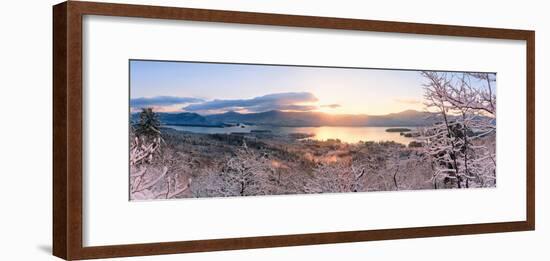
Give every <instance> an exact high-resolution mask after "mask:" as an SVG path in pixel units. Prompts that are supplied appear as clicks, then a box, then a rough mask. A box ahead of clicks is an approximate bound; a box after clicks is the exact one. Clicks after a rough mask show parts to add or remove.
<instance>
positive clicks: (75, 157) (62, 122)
mask: <svg viewBox="0 0 550 261" xmlns="http://www.w3.org/2000/svg"><path fill="white" fill-rule="evenodd" d="M85 15H101V16H120V17H139V18H155V19H174V20H189V21H205V22H219V23H240V24H254V25H276V26H289V27H308V28H325V29H339V30H359V31H373V32H393V33H404V34H422V35H440V36H460V37H478V38H491V39H504V40H506V39H510V40H524V41H526V43H527V44H526V46H527V48H526V54H527V55H526V57H527V61H526V64H527V67H526V72H527V74H526V75H527V77H526V78H527V82H526V86H527V90H526V91H527V101H526V102H527V115H526V116H527V117H526V118H527V122H526V127H527V130H526V131H527V141H526V144H527V155H525V157H526V162H527V169H526V175H527V177H526V180H527V182H526V184H527V188H526V191H527V195H526V199H527V202H526V207H527V208H526V210H525V211H526V217H527V218H526V220H523V221H517V222H502V223H483V224H457V225H450V226H432V227H410V228H399V229H381V230H367V231H341V232H327V233H313V234H294V235H278V236H261V237H243V238H228V239H209V240H196V241H180V242H155V243H147V244H130V245H109V246H94V247H83V244H82V239H83V216H82V211H83V209H82V204H83V195H82V192H83V185H82V184H83V177H82V168H83V160H82V153H83V150H84V149H85V148H83V142H82V139H83V137H82V136H83V135H82V121H83V115H82V113H83V111H82V110H83V109H82V100H83V91H82V85H83V84H82V75H83V71H82V65H83V40H82V38H83V28H82V24H83V22H82V19H83V16H85ZM53 65H54V71H53V155H54V156H53V254H54V255H55V256H57V257H60V258H63V259H66V260H77V259H93V258H109V257H124V256H142V255H160V254H175V253H187V252H204V251H219V250H233V249H251V248H266V247H283V246H298V245H312V244H329V243H343V242H358V241H373V240H389V239H404V238H422V237H436V236H451V235H467V234H481V233H496V232H511V231H527V230H534V229H535V32H534V31H526V30H510V29H496V28H480V27H465V26H449V25H435V24H417V23H403V22H386V21H372V20H357V19H344V18H328V17H311V16H297V15H282V14H266V13H249V12H235V11H218V10H202V9H188V8H174V7H158V6H141V5H126V4H108V3H93V2H75V1H69V2H64V3H61V4H58V5H56V6H54V7H53Z"/></svg>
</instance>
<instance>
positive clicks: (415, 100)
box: [394, 98, 422, 104]
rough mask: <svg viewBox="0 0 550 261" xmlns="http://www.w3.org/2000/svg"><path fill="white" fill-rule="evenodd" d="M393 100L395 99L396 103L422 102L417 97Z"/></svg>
mask: <svg viewBox="0 0 550 261" xmlns="http://www.w3.org/2000/svg"><path fill="white" fill-rule="evenodd" d="M394 101H396V102H398V103H405V104H420V103H422V101H420V100H418V99H407V98H404V99H394Z"/></svg>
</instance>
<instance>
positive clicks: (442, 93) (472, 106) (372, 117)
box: [129, 60, 497, 201]
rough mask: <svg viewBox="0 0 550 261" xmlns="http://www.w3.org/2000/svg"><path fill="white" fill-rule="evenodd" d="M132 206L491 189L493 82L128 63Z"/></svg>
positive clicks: (401, 73) (419, 74)
mask: <svg viewBox="0 0 550 261" xmlns="http://www.w3.org/2000/svg"><path fill="white" fill-rule="evenodd" d="M129 73H130V75H129V78H130V83H129V84H130V86H129V88H130V97H129V170H130V171H129V199H130V200H131V201H134V200H157V199H158V200H160V199H178V198H209V197H237V196H259V195H264V196H266V195H292V194H318V193H348V192H364V193H368V192H380V191H388V192H389V191H412V190H438V189H476V188H477V189H479V188H494V187H496V184H497V183H496V84H497V83H496V81H497V79H496V74H495V73H490V72H449V71H422V70H397V69H369V68H345V67H318V66H317V67H316V66H296V65H262V64H233V63H208V62H178V61H154V60H130V62H129Z"/></svg>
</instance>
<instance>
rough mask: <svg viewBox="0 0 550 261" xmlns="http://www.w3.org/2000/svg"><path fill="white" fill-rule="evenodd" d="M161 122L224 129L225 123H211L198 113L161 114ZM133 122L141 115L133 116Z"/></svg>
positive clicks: (134, 114)
mask: <svg viewBox="0 0 550 261" xmlns="http://www.w3.org/2000/svg"><path fill="white" fill-rule="evenodd" d="M157 114H158V115H159V120H160V122H161V123H162V124H165V125H179V126H202V127H223V126H225V124H223V122H218V121H211V120H208V119H206V118H205V117H204V116H201V115H199V114H197V113H192V112H182V113H165V112H159V113H157ZM131 120H132V122H138V121H139V113H132V114H131Z"/></svg>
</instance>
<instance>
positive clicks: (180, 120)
mask: <svg viewBox="0 0 550 261" xmlns="http://www.w3.org/2000/svg"><path fill="white" fill-rule="evenodd" d="M158 114H159V118H160V121H161V122H162V123H163V124H166V125H182V126H207V127H208V126H212V127H223V126H224V125H225V124H237V123H244V124H248V125H271V126H285V127H314V126H372V127H376V126H384V127H399V126H427V125H431V124H433V123H434V122H435V121H436V120H435V119H433V117H430V116H431V114H430V113H427V112H419V111H414V110H407V111H402V112H399V113H390V114H386V115H352V114H328V113H323V112H286V111H276V110H273V111H266V112H259V113H238V112H234V111H229V112H226V113H221V114H211V115H204V116H203V115H199V114H197V113H191V112H182V113H158ZM132 119H133V120H134V121H138V120H139V114H137V113H135V114H132Z"/></svg>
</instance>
